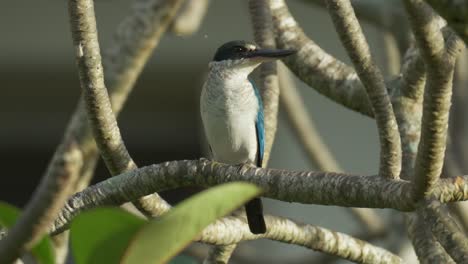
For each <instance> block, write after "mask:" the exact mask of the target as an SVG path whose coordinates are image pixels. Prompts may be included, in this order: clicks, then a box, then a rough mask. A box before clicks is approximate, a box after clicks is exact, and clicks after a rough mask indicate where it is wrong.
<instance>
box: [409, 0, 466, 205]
mask: <svg viewBox="0 0 468 264" xmlns="http://www.w3.org/2000/svg"><path fill="white" fill-rule="evenodd" d="M405 4H406V8H407V10H408V13H409V16H410V22H411V25H412V28H413V31H414V34H415V37H416V40H417V43H418V45H419V49H420V52H421V54H422V55H423V59H424V62H425V64H426V70H427V73H428V76H427V84H426V90H425V93H424V107H423V117H422V125H421V126H422V128H421V142H420V144H419V147H418V155H417V157H416V167H415V176H414V182H415V195H416V198H421V197H422V196H423V195H425V194H427V193H428V192H430V190H431V188H433V187H434V184H435V183H436V182H437V180H438V179H439V177H440V173H441V171H442V165H443V160H444V154H445V147H446V140H447V125H448V115H449V109H450V99H451V95H452V78H453V71H454V64H455V56H454V54H456V53H458V52H459V49H460V48H456V49H455V50H446V49H445V45H444V39H443V35H442V32H441V30H440V26H439V21H438V19H437V17H436V16H435V14H434V13H433V12H432V10H431V9H430V7H428V6H427V5H426V4H425V3H424V2H423V1H422V0H406V1H405Z"/></svg>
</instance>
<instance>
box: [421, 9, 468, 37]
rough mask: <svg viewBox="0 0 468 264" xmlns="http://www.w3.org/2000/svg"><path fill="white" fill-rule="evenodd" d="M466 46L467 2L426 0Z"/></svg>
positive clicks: (467, 31) (467, 29)
mask: <svg viewBox="0 0 468 264" xmlns="http://www.w3.org/2000/svg"><path fill="white" fill-rule="evenodd" d="M426 2H428V3H429V4H430V5H431V6H432V7H433V8H434V9H435V10H437V12H438V13H439V14H440V15H441V16H442V17H443V18H444V19H445V20H447V22H448V24H449V26H450V27H451V28H453V29H454V30H455V31H456V32H457V33H458V35H459V36H460V37H461V38H462V39H463V41H464V42H465V44H467V45H468V1H467V0H426Z"/></svg>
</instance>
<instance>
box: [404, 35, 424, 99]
mask: <svg viewBox="0 0 468 264" xmlns="http://www.w3.org/2000/svg"><path fill="white" fill-rule="evenodd" d="M400 76H401V82H402V89H400V91H401V94H402V95H403V96H405V97H408V98H410V99H412V100H414V101H415V102H417V103H419V102H421V101H422V99H423V94H424V86H425V84H426V68H425V66H424V61H423V59H422V56H421V53H420V52H419V49H418V47H416V43H414V42H412V44H411V45H410V47H409V48H408V50H407V51H406V53H405V56H404V58H403V65H402V69H401V75H400Z"/></svg>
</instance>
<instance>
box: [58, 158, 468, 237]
mask: <svg viewBox="0 0 468 264" xmlns="http://www.w3.org/2000/svg"><path fill="white" fill-rule="evenodd" d="M233 181H246V182H251V183H254V184H256V185H258V186H259V187H261V188H262V189H263V190H264V191H265V192H264V196H265V197H269V198H273V199H277V200H281V201H286V202H297V203H304V204H321V205H338V206H347V207H369V208H393V209H397V210H400V211H412V210H414V209H415V204H414V203H413V199H412V196H411V195H412V193H411V190H412V188H413V187H412V184H411V182H409V181H404V180H392V179H388V178H385V177H381V176H362V175H352V174H345V173H331V172H314V171H288V170H278V169H265V168H251V167H249V166H234V165H227V164H223V163H218V162H213V161H209V160H205V159H201V160H183V161H171V162H165V163H160V164H154V165H150V166H146V167H142V168H139V169H136V170H133V171H129V172H126V173H123V174H121V175H118V176H114V177H112V178H109V179H107V180H105V181H103V182H100V183H98V184H96V185H93V186H90V187H88V188H86V189H85V190H83V191H82V192H80V193H77V194H75V195H73V196H72V197H71V198H70V199H69V200H68V202H67V203H66V205H65V208H64V209H63V210H62V212H61V213H60V215H59V217H58V218H57V219H56V221H55V223H54V225H53V226H52V227H51V230H50V231H51V232H52V233H57V232H58V231H60V230H64V229H65V228H66V225H68V224H69V222H70V220H71V219H72V218H73V217H74V216H76V215H77V214H78V213H80V212H81V211H83V210H86V209H89V208H92V207H96V206H103V205H120V204H123V203H125V202H129V201H133V200H136V199H138V198H139V197H142V196H144V195H147V194H150V193H154V192H160V191H163V190H168V189H174V188H178V187H184V186H203V187H210V186H215V185H218V184H221V183H226V182H233ZM431 197H432V198H434V199H436V200H439V201H440V202H442V203H447V202H455V201H464V200H468V176H463V177H457V178H447V179H441V180H440V182H439V184H438V185H437V187H436V188H434V189H433V190H432V193H431Z"/></svg>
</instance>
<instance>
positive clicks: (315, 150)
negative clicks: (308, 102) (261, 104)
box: [279, 65, 385, 234]
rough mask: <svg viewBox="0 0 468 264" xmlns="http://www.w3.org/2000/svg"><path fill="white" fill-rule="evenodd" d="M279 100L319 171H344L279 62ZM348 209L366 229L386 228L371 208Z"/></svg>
mask: <svg viewBox="0 0 468 264" xmlns="http://www.w3.org/2000/svg"><path fill="white" fill-rule="evenodd" d="M279 77H280V89H281V97H280V99H281V100H280V101H281V104H282V106H283V107H284V111H285V112H286V115H287V117H288V121H289V123H290V125H291V127H292V128H293V132H294V133H295V135H296V138H297V139H298V140H299V143H300V146H301V147H302V149H303V150H304V151H305V153H306V155H307V156H308V158H309V160H310V161H311V163H312V164H313V165H315V166H316V168H317V169H318V170H320V171H336V172H341V171H343V170H342V169H341V167H340V166H339V164H338V161H337V160H336V159H335V157H334V156H333V155H332V154H331V151H330V150H329V149H328V146H327V145H326V144H325V143H324V142H323V140H322V137H321V136H320V133H319V131H318V130H317V128H316V126H315V124H314V122H313V118H312V117H311V116H310V115H309V113H308V111H307V109H306V107H305V104H304V102H303V100H302V99H301V97H300V94H299V91H298V90H297V87H296V86H295V85H294V81H293V80H292V78H291V76H290V74H289V72H288V71H287V69H286V68H285V67H284V66H282V65H280V66H279ZM349 212H350V213H351V214H352V215H353V216H354V217H355V219H357V220H358V222H359V223H360V224H361V225H362V227H363V228H364V229H366V232H370V233H372V234H381V233H383V232H384V230H385V225H384V222H383V221H382V219H380V217H379V216H378V215H377V214H376V213H375V212H374V211H372V210H371V209H368V208H350V210H349Z"/></svg>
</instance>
